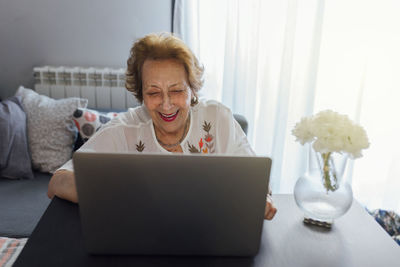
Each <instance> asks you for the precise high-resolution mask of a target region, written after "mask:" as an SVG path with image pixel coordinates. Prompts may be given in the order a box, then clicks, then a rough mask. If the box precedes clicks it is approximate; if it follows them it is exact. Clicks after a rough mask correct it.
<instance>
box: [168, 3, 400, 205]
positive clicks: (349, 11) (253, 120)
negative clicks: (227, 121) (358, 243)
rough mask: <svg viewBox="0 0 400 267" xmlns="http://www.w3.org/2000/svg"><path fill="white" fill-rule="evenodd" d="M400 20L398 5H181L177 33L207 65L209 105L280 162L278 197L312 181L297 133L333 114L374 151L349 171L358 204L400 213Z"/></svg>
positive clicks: (274, 183) (274, 179)
mask: <svg viewBox="0 0 400 267" xmlns="http://www.w3.org/2000/svg"><path fill="white" fill-rule="evenodd" d="M399 11H400V2H398V1H396V0H393V1H389V0H383V1H368V0H353V1H344V0H335V1H333V0H326V1H324V0H307V1H299V0H281V1H275V0H246V1H244V0H242V1H241V0H219V1H211V0H189V1H188V0H176V1H175V5H174V19H173V30H174V33H175V34H176V35H177V36H179V37H181V38H182V39H183V40H184V41H185V43H187V44H188V45H189V46H190V47H191V49H192V50H193V52H194V53H195V54H196V55H197V56H198V58H199V60H200V61H201V62H202V63H203V64H204V67H205V70H206V71H205V85H204V87H203V89H202V91H201V96H202V97H205V98H208V99H215V100H218V101H221V102H222V103H224V104H225V105H227V106H228V107H230V108H231V109H232V110H233V112H235V113H240V114H242V115H244V116H245V117H246V118H247V120H248V121H249V132H248V139H249V141H250V143H251V145H252V146H253V148H254V149H255V151H256V153H257V154H259V155H267V156H270V157H271V158H272V160H273V167H272V172H271V187H272V190H273V192H279V193H292V192H293V188H294V184H295V182H296V180H297V178H298V177H299V176H300V175H301V174H302V173H304V172H305V171H306V165H307V164H306V158H307V157H306V155H307V150H306V149H305V148H304V147H302V146H301V145H300V144H299V143H297V142H295V138H294V137H293V136H292V134H291V130H292V128H293V127H294V125H295V123H296V122H297V121H299V120H300V119H301V117H303V116H308V115H311V114H314V113H316V112H318V111H320V110H325V109H333V110H335V111H337V112H339V113H344V114H347V115H349V117H350V118H351V119H353V120H355V121H356V122H358V123H360V124H361V125H362V126H363V127H364V128H365V129H366V131H367V134H368V136H369V139H370V142H371V147H370V148H369V149H367V150H365V151H364V157H362V158H361V159H357V160H354V161H352V162H351V163H350V164H349V168H348V172H347V178H348V179H350V181H351V182H352V185H353V191H354V195H355V197H356V199H358V200H359V201H360V202H361V203H363V204H364V205H366V206H367V207H369V208H371V209H372V208H377V207H380V208H388V209H393V210H397V211H398V212H399V211H400V153H399V149H400V142H399V140H398V138H396V137H397V136H398V135H399V134H398V133H399V130H400V119H399V118H398V116H399V115H400V108H399V106H400V105H398V104H397V102H399V101H400V93H399V91H400V52H399V49H398V47H400V30H399V29H400V19H399V17H398V16H397V14H398V13H399Z"/></svg>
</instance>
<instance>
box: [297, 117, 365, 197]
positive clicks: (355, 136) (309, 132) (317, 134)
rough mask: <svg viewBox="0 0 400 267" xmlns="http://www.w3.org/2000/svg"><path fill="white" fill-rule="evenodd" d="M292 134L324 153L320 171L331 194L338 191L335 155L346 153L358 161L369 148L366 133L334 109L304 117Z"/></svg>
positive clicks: (321, 154) (301, 141) (321, 153)
mask: <svg viewBox="0 0 400 267" xmlns="http://www.w3.org/2000/svg"><path fill="white" fill-rule="evenodd" d="M292 134H293V135H294V136H295V137H296V141H298V142H300V143H301V144H302V145H304V144H306V143H312V148H313V149H314V150H315V151H316V152H317V153H319V154H320V156H321V163H322V164H321V165H322V166H320V169H321V172H322V176H323V180H324V187H325V188H326V190H327V191H335V190H336V189H337V179H338V177H337V175H336V172H335V171H334V167H335V166H331V165H332V164H333V161H332V155H333V153H340V154H342V153H346V154H348V155H349V156H350V158H353V159H355V158H359V157H361V156H362V154H361V150H362V149H366V148H368V147H369V142H368V137H367V134H366V132H365V130H364V129H363V128H362V127H361V126H359V125H357V124H356V123H354V122H353V121H351V120H350V119H349V117H348V116H346V115H341V114H339V113H337V112H334V111H332V110H325V111H321V112H319V113H317V114H316V115H314V116H311V117H304V118H302V119H301V121H300V122H298V123H297V124H296V125H295V127H294V129H293V131H292ZM332 169H333V172H332V171H331V170H332Z"/></svg>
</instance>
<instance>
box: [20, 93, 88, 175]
mask: <svg viewBox="0 0 400 267" xmlns="http://www.w3.org/2000/svg"><path fill="white" fill-rule="evenodd" d="M16 95H17V96H21V97H22V105H23V107H24V110H25V113H26V115H27V119H28V120H27V122H28V124H27V125H28V127H27V128H28V141H29V148H30V151H31V156H32V164H33V167H34V168H35V169H38V170H40V171H41V172H51V173H52V172H54V171H55V170H56V169H58V168H59V167H60V166H61V165H63V164H64V163H65V162H66V161H68V160H69V159H70V158H71V155H72V150H73V146H74V143H75V138H76V128H75V125H74V122H73V121H72V114H73V113H74V111H75V110H76V109H77V108H80V107H83V108H84V107H86V105H87V99H80V98H65V99H58V100H54V99H51V98H49V97H47V96H44V95H39V94H38V93H36V92H34V91H33V90H31V89H27V88H24V87H23V86H20V87H19V88H18V91H17V93H16Z"/></svg>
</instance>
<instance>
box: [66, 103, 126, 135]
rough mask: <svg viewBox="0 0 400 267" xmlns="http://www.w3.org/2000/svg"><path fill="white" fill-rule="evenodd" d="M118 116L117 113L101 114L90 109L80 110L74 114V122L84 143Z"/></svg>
mask: <svg viewBox="0 0 400 267" xmlns="http://www.w3.org/2000/svg"><path fill="white" fill-rule="evenodd" d="M116 116H118V113H116V112H108V113H104V112H99V111H96V110H93V109H88V108H78V109H77V110H75V112H74V114H73V120H74V123H75V125H76V127H77V128H78V132H79V135H80V137H81V138H82V140H83V141H84V142H86V141H87V140H89V138H90V137H92V135H94V134H95V133H96V132H97V131H98V130H99V129H100V128H101V126H103V125H104V124H106V123H107V122H109V121H110V120H111V119H112V118H114V117H116Z"/></svg>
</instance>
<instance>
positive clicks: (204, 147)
mask: <svg viewBox="0 0 400 267" xmlns="http://www.w3.org/2000/svg"><path fill="white" fill-rule="evenodd" d="M211 128H212V126H211V123H210V122H206V121H204V123H203V130H204V131H205V132H206V134H205V135H204V138H200V141H199V143H198V145H199V146H198V148H197V147H196V146H195V145H192V144H190V143H189V142H187V144H188V146H189V151H190V152H191V153H203V154H208V153H214V152H215V148H214V136H213V135H212V134H210V131H211Z"/></svg>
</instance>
